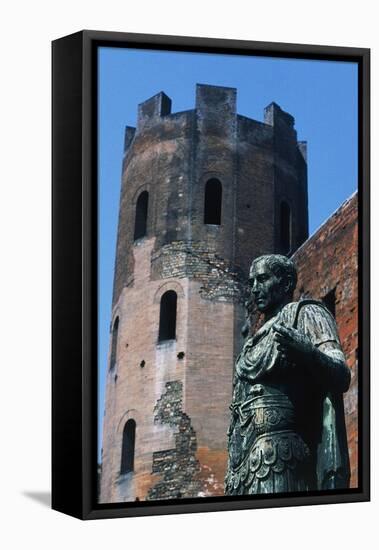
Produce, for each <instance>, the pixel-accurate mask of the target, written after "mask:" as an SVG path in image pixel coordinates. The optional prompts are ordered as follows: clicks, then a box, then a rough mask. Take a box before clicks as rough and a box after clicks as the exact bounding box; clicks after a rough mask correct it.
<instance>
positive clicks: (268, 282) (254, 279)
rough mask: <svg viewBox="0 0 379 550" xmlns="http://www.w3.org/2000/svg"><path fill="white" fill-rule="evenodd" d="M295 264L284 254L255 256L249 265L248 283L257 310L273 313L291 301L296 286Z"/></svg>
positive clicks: (269, 314) (268, 315) (266, 313)
mask: <svg viewBox="0 0 379 550" xmlns="http://www.w3.org/2000/svg"><path fill="white" fill-rule="evenodd" d="M296 283H297V271H296V267H295V264H294V263H293V261H292V260H290V259H289V258H287V257H286V256H282V255H280V254H268V255H266V256H259V258H256V259H255V260H254V261H253V262H252V264H251V267H250V274H249V284H250V287H251V293H252V297H253V300H254V302H255V304H256V306H257V309H258V311H260V312H262V313H264V314H265V316H266V317H270V316H272V315H275V314H276V313H277V312H278V311H279V310H280V309H281V308H282V307H283V306H284V305H285V304H287V303H288V302H290V301H291V299H292V296H293V291H294V290H295V288H296Z"/></svg>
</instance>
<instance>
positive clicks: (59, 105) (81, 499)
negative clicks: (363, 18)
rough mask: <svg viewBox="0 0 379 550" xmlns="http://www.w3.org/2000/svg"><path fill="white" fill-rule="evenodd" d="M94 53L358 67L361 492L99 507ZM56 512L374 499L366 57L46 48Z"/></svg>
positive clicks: (259, 49)
mask: <svg viewBox="0 0 379 550" xmlns="http://www.w3.org/2000/svg"><path fill="white" fill-rule="evenodd" d="M99 46H113V47H129V48H144V49H160V50H168V51H169V50H171V51H187V52H208V53H233V54H241V55H255V56H257V55H258V56H270V57H288V58H298V59H317V60H336V61H354V62H357V63H358V80H359V127H358V128H359V149H358V153H359V164H358V174H359V189H358V193H359V267H360V277H359V327H360V332H359V342H360V345H359V365H360V366H359V377H360V378H359V434H360V435H359V487H358V489H349V490H341V491H338V492H329V493H321V492H317V493H316V492H315V493H309V494H307V495H301V496H285V497H277V496H275V495H267V496H264V497H263V496H261V497H259V498H250V497H222V498H206V499H180V500H170V501H155V502H130V503H124V504H98V503H97V460H96V455H97V425H96V419H97V415H98V410H97V238H98V227H97V191H96V189H97V188H96V185H97V184H96V182H97V96H96V90H97V88H96V85H97V63H96V58H97V56H96V51H97V48H98V47H99ZM52 61H53V65H52V75H53V79H52V94H53V113H52V114H53V125H52V137H53V146H52V156H53V169H52V180H53V198H52V210H53V227H52V229H53V265H52V276H53V295H52V298H53V311H52V318H53V329H52V344H53V355H52V368H53V370H52V374H53V385H52V440H53V443H52V507H53V509H55V510H58V511H61V512H64V513H66V514H69V515H72V516H75V517H77V518H81V519H98V518H114V517H124V516H144V515H154V514H175V513H188V512H204V511H217V510H241V509H252V508H266V507H279V506H289V505H291V506H300V505H310V504H312V505H313V504H327V503H339V502H359V501H367V500H369V499H370V321H369V319H370V275H369V273H370V263H369V262H370V260H369V247H370V234H369V226H370V189H369V185H370V184H369V180H370V157H369V150H370V50H368V49H362V48H345V47H335V46H333V47H331V46H311V45H300V44H282V43H265V42H253V41H252V42H250V41H241V40H224V39H209V38H195V37H179V36H158V35H144V34H130V33H116V32H101V31H90V30H86V31H81V32H78V33H76V34H73V35H70V36H66V37H63V38H61V39H58V40H55V41H54V42H53V44H52Z"/></svg>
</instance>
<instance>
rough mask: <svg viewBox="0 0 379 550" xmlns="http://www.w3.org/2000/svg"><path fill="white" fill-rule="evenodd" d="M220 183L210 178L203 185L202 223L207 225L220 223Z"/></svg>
mask: <svg viewBox="0 0 379 550" xmlns="http://www.w3.org/2000/svg"><path fill="white" fill-rule="evenodd" d="M221 207H222V185H221V182H220V181H219V180H218V179H216V178H212V179H210V180H208V181H207V183H206V185H205V198H204V223H205V224H208V225H221Z"/></svg>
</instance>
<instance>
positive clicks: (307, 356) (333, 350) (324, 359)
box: [274, 305, 350, 393]
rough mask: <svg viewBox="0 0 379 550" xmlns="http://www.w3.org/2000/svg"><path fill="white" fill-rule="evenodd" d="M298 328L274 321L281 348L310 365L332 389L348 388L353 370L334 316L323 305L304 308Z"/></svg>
mask: <svg viewBox="0 0 379 550" xmlns="http://www.w3.org/2000/svg"><path fill="white" fill-rule="evenodd" d="M303 309H304V311H303V312H302V313H303V314H302V318H301V322H300V323H299V330H297V329H294V328H291V327H284V326H281V325H274V330H275V332H276V334H275V340H276V341H277V342H278V349H279V351H281V352H282V353H284V354H285V355H286V356H287V358H288V359H289V360H290V361H292V362H294V363H295V364H296V365H298V366H299V368H305V369H307V371H308V373H309V375H310V376H312V377H313V378H314V380H315V382H316V383H318V384H319V383H321V384H322V386H323V387H324V388H326V389H327V390H328V391H332V392H338V393H340V392H345V391H347V389H348V388H349V385H350V370H349V368H348V367H347V365H346V361H345V357H344V354H343V351H342V349H341V345H340V342H339V338H338V332H337V327H336V324H335V321H334V319H333V318H332V317H331V316H330V315H329V313H328V312H326V311H325V310H324V308H321V307H320V306H317V305H315V306H306V307H304V308H303Z"/></svg>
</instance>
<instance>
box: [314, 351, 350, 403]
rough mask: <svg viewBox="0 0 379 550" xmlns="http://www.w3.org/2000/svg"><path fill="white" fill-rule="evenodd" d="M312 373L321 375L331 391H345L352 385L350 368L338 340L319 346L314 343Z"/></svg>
mask: <svg viewBox="0 0 379 550" xmlns="http://www.w3.org/2000/svg"><path fill="white" fill-rule="evenodd" d="M312 347H313V349H312V351H311V355H310V358H311V361H310V364H309V365H310V374H312V375H314V376H315V377H316V378H318V377H321V380H322V382H323V383H324V385H325V386H326V388H327V389H328V390H330V391H336V392H338V393H340V392H345V391H347V390H348V389H349V386H350V379H351V374H350V369H349V368H348V366H347V365H346V361H345V356H344V354H343V351H342V350H341V347H340V346H339V344H338V343H337V342H325V343H322V344H320V345H319V346H315V345H314V344H312Z"/></svg>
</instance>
